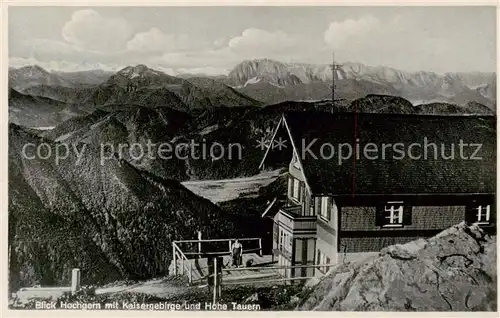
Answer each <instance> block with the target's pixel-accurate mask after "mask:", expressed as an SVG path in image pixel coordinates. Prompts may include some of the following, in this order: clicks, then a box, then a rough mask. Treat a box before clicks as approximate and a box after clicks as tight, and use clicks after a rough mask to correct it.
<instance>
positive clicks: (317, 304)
mask: <svg viewBox="0 0 500 318" xmlns="http://www.w3.org/2000/svg"><path fill="white" fill-rule="evenodd" d="M496 257H497V256H496V237H495V236H489V235H487V234H486V233H484V231H482V230H481V229H479V227H477V226H475V225H473V226H467V225H465V224H464V223H461V224H459V225H457V226H454V227H452V228H450V229H447V230H445V231H443V232H441V233H440V234H438V235H436V236H435V237H432V238H430V239H427V240H425V239H421V240H417V241H413V242H410V243H407V244H404V245H394V246H390V247H387V248H385V249H383V250H382V251H381V252H380V254H379V255H378V256H377V257H374V258H372V259H370V260H368V261H365V262H359V263H345V264H342V265H339V266H338V267H335V268H333V269H332V270H331V271H330V273H329V274H328V275H327V276H326V277H324V278H323V279H322V280H321V281H319V282H318V283H317V284H316V285H315V286H314V287H313V288H312V289H311V291H310V292H309V293H307V295H306V296H305V297H301V298H302V299H301V301H300V303H299V305H298V306H297V308H296V309H299V310H328V311H330V310H344V311H367V310H371V311H496V310H497V287H496V286H497V274H496V271H497V270H496Z"/></svg>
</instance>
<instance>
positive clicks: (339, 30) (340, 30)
mask: <svg viewBox="0 0 500 318" xmlns="http://www.w3.org/2000/svg"><path fill="white" fill-rule="evenodd" d="M380 25H381V23H380V21H379V20H378V19H376V18H375V17H373V16H371V15H368V16H364V17H361V18H359V19H357V20H353V19H348V20H344V21H341V22H332V23H330V26H329V27H328V29H327V30H326V31H325V32H324V34H323V36H324V39H325V42H326V43H327V44H328V45H329V46H330V47H332V48H334V49H337V48H339V47H341V46H342V45H343V44H345V43H346V42H347V41H349V40H352V39H353V37H354V38H355V37H364V36H366V35H367V34H368V33H370V32H371V31H373V30H374V29H376V28H378V27H380ZM354 40H356V39H354Z"/></svg>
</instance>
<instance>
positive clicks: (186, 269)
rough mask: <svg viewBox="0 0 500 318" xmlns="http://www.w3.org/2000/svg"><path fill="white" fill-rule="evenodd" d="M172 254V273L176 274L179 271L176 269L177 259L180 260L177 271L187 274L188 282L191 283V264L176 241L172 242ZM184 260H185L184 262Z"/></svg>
mask: <svg viewBox="0 0 500 318" xmlns="http://www.w3.org/2000/svg"><path fill="white" fill-rule="evenodd" d="M172 254H173V258H174V260H173V263H174V275H177V274H178V273H179V272H178V271H177V260H179V262H180V267H179V271H180V273H179V274H181V275H184V274H187V277H188V280H189V283H190V284H191V283H192V281H193V264H192V262H190V261H189V259H188V258H187V256H186V255H185V254H184V253H183V252H182V250H181V249H180V248H179V246H178V245H177V242H176V241H174V242H172ZM184 261H185V262H184Z"/></svg>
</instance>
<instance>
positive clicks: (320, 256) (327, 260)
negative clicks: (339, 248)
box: [316, 249, 330, 274]
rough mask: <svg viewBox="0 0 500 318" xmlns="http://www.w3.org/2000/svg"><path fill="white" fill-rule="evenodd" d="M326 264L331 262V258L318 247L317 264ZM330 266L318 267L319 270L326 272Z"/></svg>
mask: <svg viewBox="0 0 500 318" xmlns="http://www.w3.org/2000/svg"><path fill="white" fill-rule="evenodd" d="M325 264H330V258H329V257H327V256H326V255H325V254H323V253H321V251H320V250H319V249H318V251H317V255H316V265H325ZM328 268H329V267H328V266H325V267H318V270H319V271H320V272H321V273H323V274H324V273H326V272H328Z"/></svg>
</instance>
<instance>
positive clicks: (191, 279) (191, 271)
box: [189, 262, 193, 284]
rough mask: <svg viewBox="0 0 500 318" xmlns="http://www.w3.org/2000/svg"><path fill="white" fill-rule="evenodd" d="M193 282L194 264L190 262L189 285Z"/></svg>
mask: <svg viewBox="0 0 500 318" xmlns="http://www.w3.org/2000/svg"><path fill="white" fill-rule="evenodd" d="M192 282H193V263H192V262H189V284H191V283H192Z"/></svg>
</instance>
